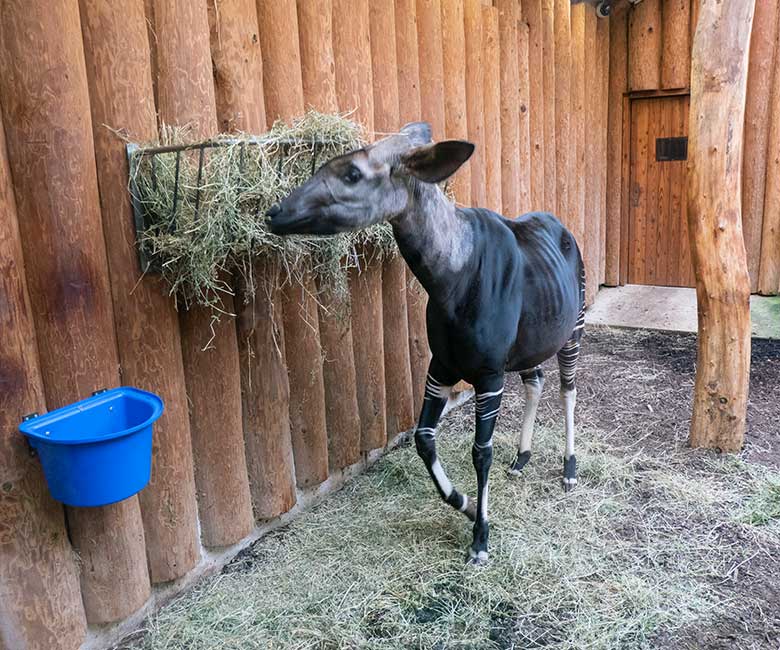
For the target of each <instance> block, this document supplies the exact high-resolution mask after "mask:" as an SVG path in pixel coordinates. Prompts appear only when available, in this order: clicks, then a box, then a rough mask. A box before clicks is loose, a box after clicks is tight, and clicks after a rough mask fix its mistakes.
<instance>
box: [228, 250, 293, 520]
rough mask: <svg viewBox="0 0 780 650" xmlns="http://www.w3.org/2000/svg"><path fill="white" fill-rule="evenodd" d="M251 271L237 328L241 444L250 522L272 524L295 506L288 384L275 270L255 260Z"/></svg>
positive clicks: (268, 264)
mask: <svg viewBox="0 0 780 650" xmlns="http://www.w3.org/2000/svg"><path fill="white" fill-rule="evenodd" d="M254 270H255V277H256V278H258V286H257V287H256V292H255V296H254V298H253V299H252V300H250V301H249V302H248V303H247V304H246V305H244V306H243V307H242V309H241V310H240V312H239V315H238V323H237V325H238V327H237V329H238V345H239V352H240V360H241V363H240V368H241V392H242V408H243V420H244V445H245V449H246V463H247V470H248V473H249V480H250V489H251V493H252V505H253V506H254V513H255V517H256V518H257V519H273V518H275V517H278V516H279V515H281V514H284V513H285V512H287V511H288V510H289V509H290V508H292V507H293V506H294V505H295V501H296V494H295V470H294V469H293V450H292V441H291V435H290V384H289V380H288V378H287V368H286V367H285V361H284V360H285V350H284V348H285V344H284V343H285V342H284V325H283V323H282V297H281V292H280V291H279V281H278V278H277V275H278V273H279V270H278V268H275V267H274V265H273V264H271V263H270V262H268V261H267V260H258V262H257V263H256V264H255V269H254ZM243 293H245V292H243V291H241V292H240V294H243Z"/></svg>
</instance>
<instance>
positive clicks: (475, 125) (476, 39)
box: [463, 0, 486, 207]
mask: <svg viewBox="0 0 780 650" xmlns="http://www.w3.org/2000/svg"><path fill="white" fill-rule="evenodd" d="M463 12H464V31H465V38H466V122H467V123H468V139H469V140H470V141H471V142H473V143H474V146H475V149H474V154H473V155H472V156H471V205H474V206H478V207H484V206H485V192H486V187H485V122H484V115H483V110H484V102H483V98H482V94H483V92H484V86H485V74H484V70H483V61H482V5H481V4H480V2H479V0H465V4H464V8H463Z"/></svg>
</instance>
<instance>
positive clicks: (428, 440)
mask: <svg viewBox="0 0 780 650" xmlns="http://www.w3.org/2000/svg"><path fill="white" fill-rule="evenodd" d="M437 377H446V378H447V379H449V381H448V380H447V379H437ZM456 381H457V380H456V379H454V378H448V377H447V372H446V371H445V370H444V369H442V368H440V367H438V366H437V364H436V361H435V359H434V360H432V361H431V365H430V367H429V369H428V377H427V379H426V382H425V398H424V399H423V406H422V410H421V411H420V419H419V422H418V424H417V429H416V431H415V432H414V444H415V446H416V447H417V454H418V455H419V456H420V458H422V459H423V462H424V463H425V467H426V469H427V470H428V474H430V476H431V479H432V480H433V484H434V485H435V486H436V490H437V491H438V493H439V496H441V498H442V499H443V500H444V501H445V502H447V503H449V504H450V505H451V506H452V507H453V508H455V509H456V510H460V511H461V512H462V513H464V514H465V515H466V516H467V517H468V518H469V519H471V520H472V521H473V520H474V517H475V516H476V508H475V506H474V504H472V503H469V498H468V496H466V495H465V494H461V493H460V492H458V491H457V490H456V489H455V488H454V487H453V486H452V483H451V482H450V479H449V478H448V477H447V474H446V473H445V472H444V468H443V467H442V466H441V463H440V462H439V459H438V458H437V457H436V426H437V425H438V424H439V418H441V414H442V411H443V410H444V406H445V405H446V404H447V399H448V398H449V396H450V393H451V391H452V386H453V385H454V384H455V383H456Z"/></svg>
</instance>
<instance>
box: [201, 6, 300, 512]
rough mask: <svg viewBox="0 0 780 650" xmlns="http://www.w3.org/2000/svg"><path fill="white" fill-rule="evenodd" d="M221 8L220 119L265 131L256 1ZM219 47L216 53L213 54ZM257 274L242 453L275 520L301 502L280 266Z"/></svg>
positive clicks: (242, 310)
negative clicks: (224, 38) (225, 33)
mask: <svg viewBox="0 0 780 650" xmlns="http://www.w3.org/2000/svg"><path fill="white" fill-rule="evenodd" d="M210 1H211V0H210ZM223 7H224V5H223V4H217V5H214V6H213V7H212V12H211V13H210V15H209V18H210V21H211V38H212V56H213V57H214V66H215V78H216V87H215V91H216V101H217V112H218V118H219V121H220V124H221V125H222V126H223V128H231V127H232V128H237V129H241V130H245V131H249V132H253V133H260V132H262V131H264V130H265V128H266V124H267V116H266V113H265V101H264V93H263V88H264V83H263V61H262V53H261V52H260V51H259V46H258V45H257V43H258V40H259V36H258V32H257V31H256V29H257V27H259V25H258V18H257V9H256V6H255V5H254V3H252V5H251V6H249V5H248V4H246V0H244V2H242V3H241V5H240V6H238V5H233V6H230V7H229V9H230V10H231V11H230V12H229V15H228V16H225V17H224V18H223V17H222V15H221V12H222V11H223ZM214 10H216V11H214ZM241 15H243V16H244V17H245V18H244V20H242V21H240V22H239V23H238V24H236V23H235V22H234V21H235V20H236V18H237V17H240V16H241ZM247 17H248V19H247ZM223 26H224V28H228V29H230V30H231V31H235V30H239V32H238V33H242V34H243V37H242V38H241V39H240V40H239V41H238V42H237V43H234V42H233V41H232V39H231V42H229V43H228V44H224V43H222V42H221V40H220V32H221V31H222V28H223ZM242 29H243V30H245V31H243V32H242V31H241V30H242ZM253 30H255V31H253ZM215 49H217V50H218V51H217V52H214V50H215ZM231 52H233V54H230V53H231ZM253 272H254V275H255V278H257V286H256V293H255V295H254V296H249V295H247V291H246V290H245V289H244V288H243V287H239V291H238V296H239V300H240V303H239V304H238V305H237V307H238V318H237V320H236V330H237V344H238V352H239V371H240V375H241V410H242V422H243V429H244V452H245V457H246V466H247V473H248V475H249V491H250V494H251V501H252V506H253V509H254V515H255V517H256V518H257V519H272V518H274V517H278V516H279V515H281V514H283V513H285V512H287V511H288V510H289V509H290V508H292V507H293V506H294V505H295V501H296V494H295V471H294V469H293V452H292V441H291V436H290V417H289V398H290V386H289V380H288V378H287V368H286V367H285V358H284V332H283V323H282V304H281V296H280V293H279V287H278V277H277V275H278V269H275V268H273V265H270V264H268V263H266V262H265V261H258V262H256V263H255V264H254V269H253Z"/></svg>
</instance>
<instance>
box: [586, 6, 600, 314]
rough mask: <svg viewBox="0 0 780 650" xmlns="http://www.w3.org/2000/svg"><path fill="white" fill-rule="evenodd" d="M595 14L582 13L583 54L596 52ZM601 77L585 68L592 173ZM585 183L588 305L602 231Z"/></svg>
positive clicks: (593, 190)
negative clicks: (583, 21)
mask: <svg viewBox="0 0 780 650" xmlns="http://www.w3.org/2000/svg"><path fill="white" fill-rule="evenodd" d="M598 20H599V19H598V18H596V12H595V11H586V12H585V52H595V51H596V43H597V38H596V31H597V26H596V23H597V21H598ZM599 80H600V74H599V70H598V67H597V66H596V65H595V63H593V64H592V65H586V66H585V117H586V120H585V121H586V123H587V124H588V126H589V128H586V129H585V169H589V170H595V169H597V168H598V166H599V165H603V162H600V161H599V158H598V149H597V147H598V142H599V133H598V129H597V128H596V125H598V124H599V123H600V122H601V121H602V116H600V115H599V102H598V92H597V90H598V85H599ZM591 180H592V179H591V178H589V179H588V181H589V182H587V183H586V184H585V215H586V216H585V232H584V236H583V246H582V256H583V259H584V261H585V302H586V304H588V305H590V304H592V303H593V300H594V298H595V297H596V291H597V290H598V280H599V273H600V262H599V236H600V233H601V228H600V225H599V221H598V209H599V192H598V186H597V183H596V182H590V181H591Z"/></svg>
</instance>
